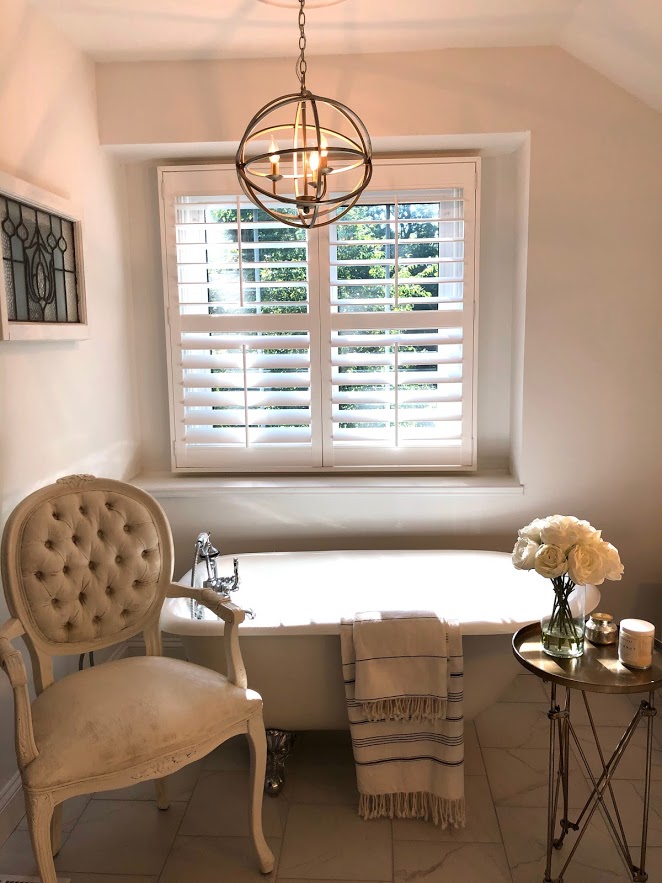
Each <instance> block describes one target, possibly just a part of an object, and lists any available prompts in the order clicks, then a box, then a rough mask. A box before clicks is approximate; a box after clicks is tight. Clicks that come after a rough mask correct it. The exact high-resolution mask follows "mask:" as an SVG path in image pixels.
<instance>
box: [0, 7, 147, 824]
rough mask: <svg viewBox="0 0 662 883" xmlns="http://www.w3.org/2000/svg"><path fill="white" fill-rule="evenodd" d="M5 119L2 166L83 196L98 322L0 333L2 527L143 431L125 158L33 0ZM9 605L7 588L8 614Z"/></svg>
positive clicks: (5, 711)
mask: <svg viewBox="0 0 662 883" xmlns="http://www.w3.org/2000/svg"><path fill="white" fill-rule="evenodd" d="M0 120H2V123H1V124H0V169H1V170H2V171H3V172H7V173H9V174H11V175H14V176H16V177H19V178H22V179H24V180H27V181H29V182H31V183H32V184H35V185H37V186H39V187H42V188H44V189H46V190H50V191H52V192H54V193H57V194H59V195H60V196H64V197H68V198H71V199H72V200H74V201H75V202H76V203H78V204H79V205H80V206H81V207H82V210H83V254H84V260H85V278H86V287H87V298H88V301H87V302H88V317H89V330H90V338H89V340H86V341H83V342H77V343H73V342H72V343H33V342H31V343H15V342H4V343H3V342H0V494H1V496H0V530H1V529H2V526H3V525H4V523H5V521H6V519H7V516H8V515H9V513H10V511H11V510H12V509H13V507H14V506H15V504H16V503H17V502H18V501H19V500H20V499H22V498H23V497H24V496H26V495H27V494H28V493H30V492H31V491H33V490H35V489H36V488H37V487H40V486H41V485H43V484H47V483H48V482H50V481H53V480H54V479H56V478H58V477H59V476H61V475H66V474H70V473H72V472H92V473H96V474H99V475H109V476H111V477H115V478H123V477H128V476H129V475H131V474H132V473H134V472H135V471H136V468H137V466H136V464H137V441H138V439H137V432H136V429H135V421H134V420H133V413H132V409H133V406H132V403H131V401H130V391H131V383H130V379H129V378H130V365H129V358H130V356H129V353H128V348H127V344H126V340H127V332H128V323H129V318H130V314H129V296H128V290H127V287H126V270H125V266H124V259H123V253H122V252H123V242H122V236H123V232H122V218H123V198H124V197H123V195H122V194H123V180H122V174H121V169H120V167H119V165H118V164H117V162H116V161H115V160H112V159H109V158H107V157H106V156H105V155H104V153H103V151H102V150H101V148H100V147H99V138H98V132H97V121H96V94H95V79H94V67H93V65H92V63H91V62H90V61H89V60H87V59H86V58H85V57H84V56H82V55H81V54H80V53H79V52H78V51H76V50H74V49H73V48H72V47H70V46H69V45H68V44H67V43H66V42H65V41H64V40H63V39H62V38H61V37H60V36H59V34H57V33H56V32H55V31H54V30H53V29H52V27H51V26H50V25H48V24H46V23H45V21H44V20H43V19H42V18H40V16H39V15H37V14H36V13H34V12H32V11H31V9H30V6H29V5H28V3H27V2H25V0H13V2H12V3H9V4H4V5H3V11H2V16H0ZM6 615H7V610H6V607H5V605H4V600H1V601H0V621H2V620H4V619H5V618H6ZM67 662H68V663H70V665H72V666H73V665H74V664H75V663H77V659H73V658H71V659H69V660H67ZM11 701H12V700H11V691H10V689H9V682H8V681H7V679H6V677H5V676H4V674H3V675H1V676H0V721H1V722H2V726H0V808H1V807H2V803H3V796H2V795H3V788H4V787H5V786H6V784H7V782H8V781H9V780H10V778H11V777H12V775H13V774H14V773H15V771H16V765H15V760H14V746H13V725H12V720H13V713H12V710H11ZM6 797H7V794H5V798H6ZM0 833H1V832H0ZM0 839H1V838H0Z"/></svg>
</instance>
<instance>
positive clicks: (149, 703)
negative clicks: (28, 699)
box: [23, 656, 262, 789]
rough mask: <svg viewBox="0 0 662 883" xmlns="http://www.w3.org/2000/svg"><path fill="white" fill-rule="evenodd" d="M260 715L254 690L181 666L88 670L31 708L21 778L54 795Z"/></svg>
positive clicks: (144, 663)
mask: <svg viewBox="0 0 662 883" xmlns="http://www.w3.org/2000/svg"><path fill="white" fill-rule="evenodd" d="M261 708H262V699H261V698H260V696H259V694H258V693H255V692H254V691H253V690H243V689H241V688H240V687H237V686H235V685H234V684H232V683H230V682H228V680H227V678H226V677H224V676H223V675H221V674H218V673H217V672H215V671H211V670H210V669H207V668H203V667H202V666H199V665H194V664H193V663H190V662H183V661H181V660H179V659H168V658H165V657H160V656H138V657H128V658H126V659H119V660H117V661H115V662H108V663H105V664H104V665H98V666H96V667H94V668H87V669H84V670H83V671H79V672H76V673H75V674H71V675H68V676H67V677H65V678H62V680H60V681H57V682H56V683H54V684H52V685H51V686H50V687H48V688H47V689H46V690H45V691H44V692H43V693H42V694H41V695H40V696H38V697H37V699H35V701H34V703H33V704H32V717H33V723H34V733H35V742H36V744H37V749H38V751H39V756H38V757H37V758H36V759H35V760H34V761H33V762H32V763H31V764H30V765H29V766H28V767H27V768H26V770H25V771H24V774H23V778H24V781H25V784H26V785H27V786H28V787H29V788H32V789H43V788H57V787H59V786H62V785H66V784H69V783H72V782H79V781H81V780H85V779H90V778H96V777H98V776H100V775H104V774H113V773H118V772H121V771H123V770H130V769H131V768H132V767H136V766H139V765H141V764H144V763H147V762H148V761H149V760H151V759H158V758H161V757H162V756H163V755H168V754H169V753H170V752H175V751H177V750H180V749H186V748H188V747H195V746H197V745H200V744H201V743H203V742H205V741H206V740H208V739H213V737H214V736H216V735H217V734H218V735H221V734H222V733H223V731H224V730H226V729H228V728H229V727H231V726H233V725H235V724H237V723H240V722H241V721H243V720H247V719H248V718H249V717H251V716H252V715H254V714H257V713H259V712H260V710H261ZM220 741H221V740H220V739H219V742H220Z"/></svg>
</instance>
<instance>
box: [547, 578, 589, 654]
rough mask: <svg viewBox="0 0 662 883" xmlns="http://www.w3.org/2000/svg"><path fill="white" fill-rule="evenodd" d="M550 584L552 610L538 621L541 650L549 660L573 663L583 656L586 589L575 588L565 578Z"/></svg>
mask: <svg viewBox="0 0 662 883" xmlns="http://www.w3.org/2000/svg"><path fill="white" fill-rule="evenodd" d="M552 583H553V585H554V600H553V604H552V608H551V610H550V611H549V613H546V614H545V615H544V616H542V617H541V619H540V630H541V632H542V646H543V650H544V651H545V653H547V654H549V656H558V657H561V658H564V659H573V658H575V657H577V656H581V655H582V653H583V652H584V630H585V628H586V586H583V585H582V586H576V585H575V584H574V583H571V582H570V581H569V580H568V579H567V578H565V579H564V578H560V579H556V580H552Z"/></svg>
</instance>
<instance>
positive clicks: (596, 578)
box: [568, 543, 605, 586]
mask: <svg viewBox="0 0 662 883" xmlns="http://www.w3.org/2000/svg"><path fill="white" fill-rule="evenodd" d="M568 573H569V574H570V579H571V580H572V581H573V582H574V583H576V584H577V585H584V584H586V583H589V584H590V585H592V586H599V585H601V583H603V582H604V580H605V560H604V558H603V557H602V554H601V551H600V545H598V544H597V543H590V544H588V545H582V544H578V545H576V546H573V548H572V549H571V550H570V554H569V555H568Z"/></svg>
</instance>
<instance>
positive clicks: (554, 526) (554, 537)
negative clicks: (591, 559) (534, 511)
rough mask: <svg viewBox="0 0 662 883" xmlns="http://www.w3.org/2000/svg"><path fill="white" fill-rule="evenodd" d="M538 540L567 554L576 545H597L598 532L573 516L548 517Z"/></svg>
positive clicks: (598, 539)
mask: <svg viewBox="0 0 662 883" xmlns="http://www.w3.org/2000/svg"><path fill="white" fill-rule="evenodd" d="M540 538H541V542H543V543H547V544H549V545H552V546H560V547H561V549H563V551H564V552H565V553H566V554H567V553H568V552H569V551H570V549H571V548H572V547H573V546H575V545H577V544H578V543H581V544H582V545H590V544H591V543H599V542H600V531H599V530H596V529H595V528H594V527H592V526H591V525H590V524H589V523H588V521H580V520H579V519H578V518H575V516H574V515H550V516H549V518H547V519H545V525H544V527H543V528H542V530H541V531H540Z"/></svg>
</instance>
